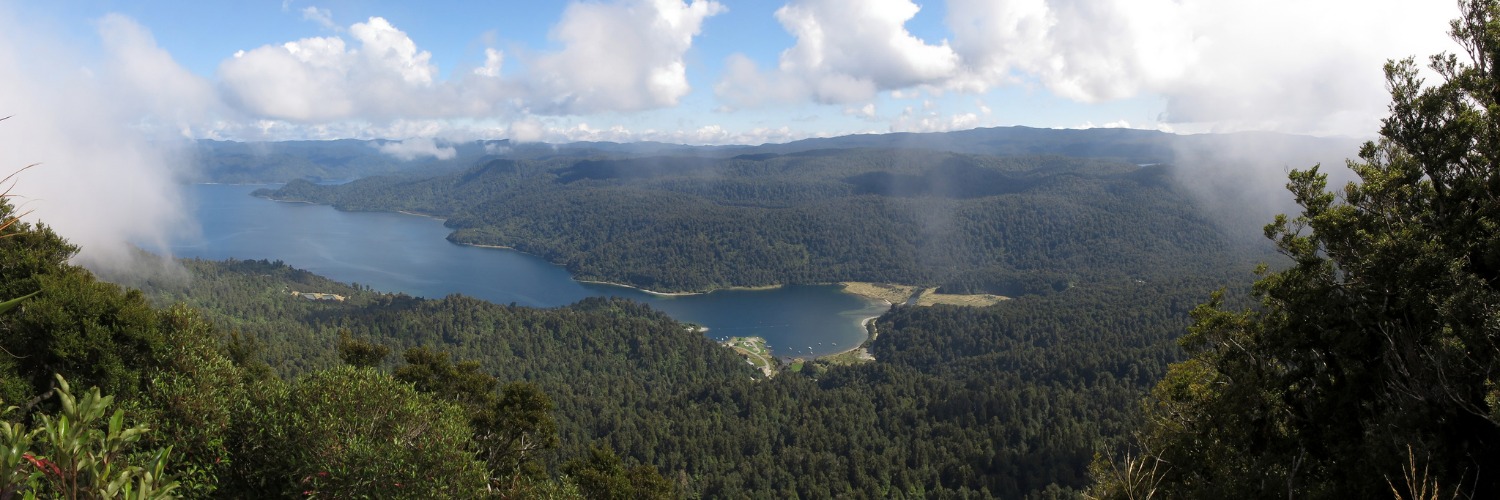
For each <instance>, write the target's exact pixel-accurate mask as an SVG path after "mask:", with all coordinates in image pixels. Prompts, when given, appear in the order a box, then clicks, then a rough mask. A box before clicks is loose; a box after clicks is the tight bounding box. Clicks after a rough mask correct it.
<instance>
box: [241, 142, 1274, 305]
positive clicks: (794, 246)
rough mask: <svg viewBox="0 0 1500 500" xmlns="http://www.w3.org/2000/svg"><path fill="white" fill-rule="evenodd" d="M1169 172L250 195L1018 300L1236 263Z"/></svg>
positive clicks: (649, 160)
mask: <svg viewBox="0 0 1500 500" xmlns="http://www.w3.org/2000/svg"><path fill="white" fill-rule="evenodd" d="M1172 168H1174V167H1169V166H1159V165H1158V166H1144V167H1142V166H1137V165H1134V164H1128V163H1120V162H1116V161H1105V160H1090V159H1080V158H1068V157H1057V156H1043V157H1005V158H1001V157H988V156H973V155H964V154H953V153H943V152H935V151H927V150H887V149H870V150H861V149H855V150H822V151H811V152H804V153H795V154H788V155H775V154H766V155H751V156H738V157H734V158H728V159H713V158H700V157H682V156H656V157H645V158H595V159H587V160H579V159H571V158H568V159H551V160H493V161H490V162H487V163H484V164H481V165H477V166H475V167H473V168H471V169H469V170H467V171H465V172H462V173H456V174H452V175H440V176H436V177H431V178H425V179H416V180H413V179H410V178H371V179H363V180H360V181H356V182H353V183H349V184H346V185H341V186H319V185H315V184H312V183H308V182H301V181H298V182H293V183H290V184H288V185H286V186H285V187H283V188H281V189H278V190H275V191H274V192H262V193H261V194H262V195H265V196H270V197H274V198H277V199H286V200H301V201H314V202H319V203H328V204H332V205H334V206H335V207H337V208H340V209H344V210H405V211H412V212H418V213H425V214H432V215H437V216H441V217H446V218H447V219H448V221H447V224H448V226H449V227H451V228H453V229H454V232H453V234H452V235H451V236H450V237H449V239H451V240H453V241H455V242H460V243H470V244H483V245H499V246H509V247H514V248H517V249H519V250H522V251H525V252H528V253H533V254H537V255H540V256H542V257H544V258H547V259H548V260H551V261H553V262H556V263H559V264H562V265H565V266H566V267H567V268H568V270H569V271H570V272H571V273H573V274H574V275H575V276H577V277H578V278H580V279H591V280H601V281H612V282H619V283H625V284H629V285H633V286H639V287H643V288H647V289H652V290H662V291H682V290H689V291H696V290H707V289H715V288H723V287H728V286H760V285H774V284H806V283H828V282H837V281H870V282H891V283H905V284H925V285H934V286H943V287H945V290H946V291H951V292H957V293H965V292H988V293H996V294H1001V295H1020V294H1028V293H1046V292H1050V291H1056V290H1061V289H1064V288H1067V287H1068V286H1069V285H1070V284H1071V283H1076V282H1084V281H1088V282H1092V281H1096V280H1112V279H1119V278H1130V279H1142V280H1152V279H1157V278H1159V277H1162V276H1165V275H1167V274H1171V273H1177V272H1182V271H1192V272H1203V271H1209V270H1213V269H1218V268H1222V267H1224V266H1226V265H1228V264H1229V263H1232V262H1243V261H1245V260H1247V259H1248V258H1249V257H1247V255H1248V254H1247V253H1245V251H1244V249H1243V248H1240V247H1239V246H1237V245H1236V244H1234V243H1231V242H1230V239H1229V238H1227V237H1226V236H1225V234H1224V231H1223V230H1222V228H1220V227H1219V226H1217V225H1216V224H1214V223H1213V222H1212V221H1210V220H1208V219H1207V218H1206V217H1205V216H1204V215H1203V214H1202V211H1201V210H1200V209H1199V208H1198V207H1197V205H1196V204H1195V203H1194V202H1193V200H1192V199H1190V197H1189V196H1188V195H1186V194H1185V193H1184V192H1183V190H1182V189H1179V188H1178V187H1177V186H1175V185H1174V182H1173V180H1172V172H1171V169H1172ZM1164 270H1170V271H1169V272H1167V273H1166V274H1164Z"/></svg>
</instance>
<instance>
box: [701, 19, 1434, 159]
mask: <svg viewBox="0 0 1500 500" xmlns="http://www.w3.org/2000/svg"><path fill="white" fill-rule="evenodd" d="M1439 4H1441V5H1433V4H1432V3H1430V2H1407V1H1402V0H1372V1H1361V2H1356V1H1354V0H1338V1H1325V2H1301V1H1295V0H1263V1H1262V0H1256V1H1251V0H1011V1H1004V2H997V1H993V0H949V1H948V3H947V5H946V10H947V18H946V22H947V25H948V27H949V29H950V30H951V32H952V40H951V42H950V41H949V40H941V41H934V40H922V39H919V38H917V37H915V36H913V35H912V34H911V33H910V32H909V31H907V30H906V29H905V27H904V26H905V23H906V22H907V21H908V20H910V19H911V18H912V17H913V15H914V14H915V13H916V12H917V9H918V7H917V6H916V5H915V4H913V3H912V2H911V1H909V0H880V1H867V2H854V3H849V2H837V1H835V0H791V1H790V2H789V3H787V4H786V6H784V7H783V8H782V9H781V10H778V11H777V19H778V20H779V21H780V22H781V24H782V26H783V27H784V28H785V29H786V31H787V33H789V34H791V35H792V36H793V37H795V38H796V42H795V43H794V44H793V45H792V46H791V47H789V48H787V49H786V50H785V51H784V52H782V54H781V57H780V60H779V64H778V66H777V67H775V68H771V69H763V68H760V67H758V66H757V65H756V64H755V63H754V62H753V61H750V60H749V59H746V58H744V57H743V56H732V57H731V58H730V60H729V61H728V64H727V65H726V70H725V72H724V75H723V76H722V77H721V79H720V80H719V83H718V84H717V85H716V86H715V91H716V94H717V95H718V97H719V99H720V101H721V102H723V103H724V104H726V105H727V106H728V107H731V108H734V107H741V108H742V107H753V106H763V105H772V104H789V103H802V102H808V101H811V102H819V103H842V104H849V103H854V102H860V101H868V100H870V99H871V98H872V97H873V96H874V95H875V94H877V93H880V92H884V91H889V92H890V95H891V97H892V98H895V99H910V98H914V97H915V96H917V95H919V94H920V93H923V92H925V93H927V94H928V95H929V96H938V95H940V94H941V93H943V92H944V91H959V92H969V93H985V92H989V91H990V90H993V89H995V88H999V87H1005V86H1023V87H1033V86H1040V87H1044V88H1045V89H1046V90H1047V91H1049V92H1050V93H1051V94H1053V95H1057V96H1060V97H1063V98H1066V99H1070V100H1073V101H1077V102H1082V103H1096V102H1101V101H1110V100H1116V99H1125V98H1138V97H1153V98H1161V99H1162V100H1163V101H1164V102H1165V110H1164V111H1165V113H1164V114H1163V116H1162V120H1163V121H1164V122H1166V123H1171V124H1174V125H1176V126H1177V127H1179V128H1182V129H1188V130H1204V131H1207V130H1238V129H1272V130H1282V131H1291V132H1304V133H1345V134H1368V133H1371V132H1373V130H1374V128H1375V127H1377V126H1378V119H1379V117H1381V116H1383V115H1384V114H1385V111H1386V110H1385V103H1386V102H1387V95H1386V93H1385V90H1384V86H1383V78H1382V75H1381V65H1382V64H1383V63H1384V62H1385V61H1386V60H1387V59H1389V58H1400V57H1405V56H1407V55H1417V56H1425V55H1427V54H1432V53H1437V52H1439V51H1442V50H1452V49H1453V45H1452V44H1451V42H1449V41H1448V40H1447V37H1446V24H1447V23H1446V22H1447V19H1449V18H1452V17H1454V15H1455V13H1456V9H1455V8H1454V6H1453V5H1452V4H1451V3H1449V2H1439Z"/></svg>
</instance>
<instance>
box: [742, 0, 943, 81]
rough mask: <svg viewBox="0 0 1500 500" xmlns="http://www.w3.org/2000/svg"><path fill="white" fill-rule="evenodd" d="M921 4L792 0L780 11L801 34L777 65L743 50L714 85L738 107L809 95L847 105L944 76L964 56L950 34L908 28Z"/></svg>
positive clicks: (894, 0)
mask: <svg viewBox="0 0 1500 500" xmlns="http://www.w3.org/2000/svg"><path fill="white" fill-rule="evenodd" d="M919 9H920V7H918V6H917V5H916V4H915V3H912V2H910V1H909V0H872V1H866V2H853V3H850V2H843V1H838V0H794V1H792V2H790V3H788V4H787V5H785V6H783V7H782V8H780V9H778V10H777V11H776V20H777V21H779V22H780V23H781V25H782V27H783V28H785V29H786V30H787V32H788V33H790V34H792V36H794V37H796V38H797V43H796V44H795V45H793V46H792V47H791V48H788V49H787V50H786V51H784V52H782V53H781V58H780V60H779V65H778V66H777V68H776V69H775V70H774V71H763V70H761V69H760V68H758V67H756V66H755V65H754V63H753V62H752V61H750V60H749V59H747V58H744V57H743V56H740V57H735V58H732V59H731V60H730V61H729V64H728V67H729V69H728V70H727V72H726V74H725V76H724V78H723V79H721V80H720V82H719V84H718V85H716V87H715V90H716V92H717V93H718V95H719V97H720V98H721V99H724V100H726V101H727V102H729V103H730V104H731V105H733V106H756V105H761V104H766V103H779V102H788V101H793V100H796V99H800V98H804V97H811V98H812V99H813V100H815V101H817V102H821V103H841V104H847V103H853V102H858V101H865V100H869V99H870V98H872V97H874V96H875V94H876V93H877V92H879V91H883V90H893V89H901V88H906V87H911V86H914V85H919V84H927V83H935V82H941V81H943V80H945V79H947V78H949V77H950V76H951V75H952V74H953V73H954V72H955V71H956V70H957V69H958V67H959V59H958V55H957V54H956V53H955V52H954V51H953V49H952V48H951V47H949V46H948V43H947V41H943V42H940V43H938V44H935V45H934V44H929V43H927V42H926V41H924V40H922V39H920V38H917V37H916V36H914V35H912V34H911V32H909V31H907V29H906V27H905V25H906V22H907V21H908V20H910V19H911V18H912V17H914V16H916V14H917V12H918V10H919Z"/></svg>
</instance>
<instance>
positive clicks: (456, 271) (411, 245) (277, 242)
mask: <svg viewBox="0 0 1500 500" xmlns="http://www.w3.org/2000/svg"><path fill="white" fill-rule="evenodd" d="M261 187H265V186H245V185H223V184H201V185H195V186H192V187H191V188H190V190H189V193H190V194H191V196H192V197H193V198H194V199H195V201H196V209H195V212H194V213H195V215H196V218H197V220H198V222H199V225H200V226H201V227H202V228H203V230H202V234H201V235H199V236H197V237H193V238H189V239H183V240H181V241H177V242H174V243H173V245H172V248H171V250H172V252H173V254H175V255H177V256H179V257H198V258H204V259H213V260H222V259H227V258H236V259H268V260H280V261H283V262H286V263H287V264H288V265H291V266H293V267H298V268H302V269H306V270H309V271H312V272H314V273H317V274H321V275H323V276H327V277H329V278H332V279H335V280H339V281H344V282H353V283H359V284H361V285H367V286H369V287H371V288H374V289H376V290H379V291H383V292H402V293H407V294H410V295H415V296H421V297H432V298H437V297H443V296H446V295H450V294H455V293H458V294H464V295H469V296H472V297H478V298H481V299H485V300H489V301H492V302H497V303H502V304H508V303H512V302H514V303H516V304H520V305H525V306H533V307H557V306H563V305H567V304H571V303H573V302H577V301H578V300H580V299H583V298H585V297H595V296H615V297H624V298H628V299H632V300H637V301H641V302H645V303H647V304H650V305H651V307H654V308H656V309H659V310H661V311H664V312H666V313H667V314H669V315H671V316H672V317H673V318H676V319H677V320H679V321H685V322H689V323H694V324H698V325H703V326H705V327H707V328H708V336H710V337H713V338H726V337H730V336H759V337H765V339H766V342H767V343H769V344H770V345H771V348H772V350H773V351H774V352H775V353H776V355H777V356H780V357H784V358H785V357H794V356H809V355H811V356H819V355H824V354H832V353H835V352H840V351H844V350H847V349H849V348H850V347H853V346H857V345H859V344H860V343H861V342H863V341H864V338H865V330H864V327H863V326H861V325H860V322H861V321H862V320H863V319H864V318H868V317H871V316H876V315H879V314H880V313H882V312H884V311H885V304H884V303H880V302H872V301H869V300H867V299H864V298H860V297H857V296H854V295H850V294H846V293H843V292H842V291H840V288H839V287H838V286H834V285H824V286H792V287H784V288H779V289H775V290H721V291H717V292H713V293H709V294H702V295H688V296H659V295H653V294H649V293H645V292H642V291H639V290H635V289H631V288H625V287H618V286H612V285H602V284H592V283H580V282H578V281H575V280H574V279H573V278H572V276H570V275H569V274H568V272H567V270H565V269H563V268H562V267H559V266H556V265H553V264H551V263H548V262H547V261H545V260H542V259H541V258H538V257H535V256H532V255H527V254H524V253H521V252H516V251H512V250H504V249H494V248H478V247H470V246H463V245H457V244H454V243H450V242H449V241H448V240H446V239H444V238H445V237H446V236H447V235H448V232H449V231H448V229H447V228H445V227H443V224H442V221H440V220H438V219H432V218H427V217H418V216H413V215H404V214H395V213H376V212H341V211H338V210H334V209H333V208H331V207H327V206H322V205H311V204H306V203H283V202H275V201H270V200H265V199H261V198H255V197H252V196H250V192H251V191H254V190H256V189H258V188H261Z"/></svg>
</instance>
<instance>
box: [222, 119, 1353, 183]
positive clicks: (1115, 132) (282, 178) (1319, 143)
mask: <svg viewBox="0 0 1500 500" xmlns="http://www.w3.org/2000/svg"><path fill="white" fill-rule="evenodd" d="M393 142H396V141H389V140H383V139H379V140H356V139H339V140H331V141H283V142H229V141H215V140H200V141H198V143H197V148H196V149H197V150H196V152H195V153H196V155H195V156H196V158H197V163H198V166H199V167H200V168H199V169H198V172H199V178H198V180H199V181H203V182H233V183H254V182H286V181H290V180H293V179H307V180H312V181H333V180H349V179H356V178H361V177H368V176H372V175H386V174H397V173H402V172H406V171H414V172H421V173H422V175H432V174H435V173H443V172H454V171H460V170H463V169H466V168H468V167H470V166H473V165H474V164H476V163H478V162H481V161H488V160H491V159H550V158H558V157H581V158H586V157H595V156H609V157H614V158H619V157H631V156H704V157H715V158H724V157H733V156H742V155H752V156H753V155H769V154H789V153H799V152H806V151H814V150H824V149H868V148H881V149H925V150H934V151H944V152H953V153H964V154H981V155H991V156H1037V155H1059V156H1067V157H1074V158H1099V159H1112V160H1121V161H1126V162H1131V163H1136V164H1154V163H1179V164H1181V163H1186V162H1184V161H1183V160H1184V159H1190V160H1192V161H1193V162H1201V161H1219V162H1228V161H1236V160H1240V161H1242V160H1243V159H1238V158H1230V157H1229V156H1228V155H1227V153H1235V152H1241V153H1249V154H1251V155H1254V156H1256V157H1257V159H1259V160H1263V161H1267V162H1271V163H1276V162H1278V161H1279V162H1281V163H1282V164H1284V165H1291V166H1296V167H1302V166H1306V165H1311V163H1313V162H1316V161H1322V162H1325V163H1328V162H1332V161H1336V160H1340V159H1342V158H1343V157H1345V156H1351V155H1353V154H1354V152H1355V151H1357V149H1358V145H1359V143H1360V142H1361V141H1359V140H1356V139H1350V138H1322V137H1311V136H1299V135H1288V134H1278V133H1268V132H1244V133H1232V134H1201V135H1177V134H1170V133H1166V132H1160V131H1154V130H1134V129H1083V130H1074V129H1043V128H1031V127H997V128H978V129H972V130H963V131H957V132H933V133H890V134H859V135H846V136H840V137H828V138H815V139H803V140H800V141H793V142H788V143H784V144H762V145H758V146H752V145H728V146H687V145H680V144H666V143H660V142H634V143H615V142H573V143H567V144H546V143H512V142H511V141H509V140H494V141H473V142H464V143H452V144H443V146H444V147H445V148H451V149H452V152H453V156H452V157H450V158H445V159H437V158H433V157H430V156H429V157H425V158H419V159H414V160H403V159H399V158H397V157H395V156H392V155H389V154H386V153H383V152H382V151H381V150H380V148H381V146H385V145H388V144H391V143H393ZM1237 156H1246V155H1245V154H1240V155H1237ZM1208 159H1216V160H1208ZM1304 164H1306V165H1304ZM1184 166H1191V165H1184Z"/></svg>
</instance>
